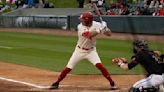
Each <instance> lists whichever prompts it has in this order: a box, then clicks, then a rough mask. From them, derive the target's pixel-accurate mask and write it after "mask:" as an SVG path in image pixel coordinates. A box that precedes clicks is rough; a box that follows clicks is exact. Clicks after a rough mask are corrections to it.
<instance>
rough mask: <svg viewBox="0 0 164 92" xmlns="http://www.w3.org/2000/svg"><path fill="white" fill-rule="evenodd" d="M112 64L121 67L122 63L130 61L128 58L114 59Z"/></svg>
mask: <svg viewBox="0 0 164 92" xmlns="http://www.w3.org/2000/svg"><path fill="white" fill-rule="evenodd" d="M112 63H114V64H118V65H119V64H120V63H128V60H127V59H126V58H123V57H121V58H114V59H112Z"/></svg>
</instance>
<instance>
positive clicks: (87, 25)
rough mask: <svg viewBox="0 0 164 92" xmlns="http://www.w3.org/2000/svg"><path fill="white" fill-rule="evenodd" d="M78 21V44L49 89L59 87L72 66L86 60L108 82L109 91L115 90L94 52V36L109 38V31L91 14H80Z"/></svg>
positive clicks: (104, 23)
mask: <svg viewBox="0 0 164 92" xmlns="http://www.w3.org/2000/svg"><path fill="white" fill-rule="evenodd" d="M79 19H80V22H81V23H80V24H79V25H78V26H77V28H78V42H77V45H76V47H75V51H74V52H73V54H72V56H71V58H70V60H69V61H68V64H67V65H66V68H65V69H64V70H63V71H62V72H61V74H60V75H59V77H58V80H57V81H56V82H54V83H53V84H52V85H51V87H50V89H57V88H58V87H59V83H60V82H61V81H62V80H63V79H64V78H65V77H66V75H67V74H68V73H69V72H70V71H71V70H72V69H73V68H74V66H75V65H76V64H77V63H79V62H80V61H81V60H83V59H87V60H88V61H90V62H91V63H92V64H93V65H94V66H96V67H97V68H98V69H99V70H100V71H101V72H102V74H103V75H104V77H105V78H106V79H107V80H108V81H109V82H110V85H111V89H116V88H117V87H116V85H115V83H114V81H113V80H112V78H111V76H110V74H109V72H108V71H107V69H106V68H105V67H104V66H103V65H102V63H101V60H100V57H99V56H98V53H97V51H96V36H97V35H98V34H104V35H107V36H110V35H111V31H110V29H109V28H108V27H107V25H106V22H104V21H103V22H102V23H100V22H96V21H93V15H92V13H91V12H84V13H82V14H81V16H80V18H79Z"/></svg>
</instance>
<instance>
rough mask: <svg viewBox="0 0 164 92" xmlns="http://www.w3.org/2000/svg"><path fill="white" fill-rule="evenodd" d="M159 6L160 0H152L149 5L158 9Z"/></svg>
mask: <svg viewBox="0 0 164 92" xmlns="http://www.w3.org/2000/svg"><path fill="white" fill-rule="evenodd" d="M158 7H159V1H158V0H152V1H151V3H150V5H149V8H155V9H157V8H158Z"/></svg>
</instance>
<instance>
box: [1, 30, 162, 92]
mask: <svg viewBox="0 0 164 92" xmlns="http://www.w3.org/2000/svg"><path fill="white" fill-rule="evenodd" d="M0 31H1V32H27V33H29V32H30V33H39V34H51V35H74V36H76V35H77V32H76V31H63V30H55V29H27V28H26V29H20V28H19V29H16V28H12V29H11V28H0ZM99 37H101V38H109V39H110V38H112V39H122V40H127V39H131V40H133V39H134V35H131V34H120V33H113V35H112V36H111V37H105V36H99ZM137 37H138V38H139V39H142V38H144V39H146V40H151V41H157V40H158V42H163V39H164V38H163V36H160V35H158V36H155V35H151V36H150V35H149V36H148V35H137ZM0 71H1V72H0V85H1V86H0V92H127V90H128V89H129V87H130V86H131V85H132V84H133V83H135V82H136V81H138V80H140V79H141V78H143V77H144V76H143V75H112V78H113V79H114V80H115V81H116V83H117V85H118V86H119V87H120V89H119V90H115V91H114V90H110V89H109V88H110V86H109V82H108V81H107V80H106V79H105V78H104V77H103V76H102V75H71V74H69V75H68V77H66V79H65V80H64V81H63V82H62V83H61V85H60V88H59V89H57V90H48V89H46V88H47V87H48V86H49V85H51V83H52V82H53V81H54V80H56V79H57V76H58V75H59V73H56V72H52V71H48V70H42V69H37V68H32V67H27V66H22V65H15V64H9V63H3V62H0Z"/></svg>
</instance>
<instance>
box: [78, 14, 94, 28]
mask: <svg viewBox="0 0 164 92" xmlns="http://www.w3.org/2000/svg"><path fill="white" fill-rule="evenodd" d="M80 21H81V22H82V23H83V25H85V26H89V25H90V24H92V21H93V14H92V13H91V12H83V13H82V14H81V15H80Z"/></svg>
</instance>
